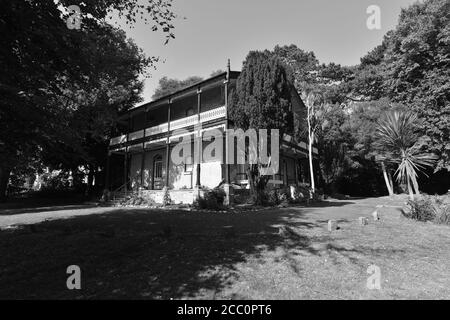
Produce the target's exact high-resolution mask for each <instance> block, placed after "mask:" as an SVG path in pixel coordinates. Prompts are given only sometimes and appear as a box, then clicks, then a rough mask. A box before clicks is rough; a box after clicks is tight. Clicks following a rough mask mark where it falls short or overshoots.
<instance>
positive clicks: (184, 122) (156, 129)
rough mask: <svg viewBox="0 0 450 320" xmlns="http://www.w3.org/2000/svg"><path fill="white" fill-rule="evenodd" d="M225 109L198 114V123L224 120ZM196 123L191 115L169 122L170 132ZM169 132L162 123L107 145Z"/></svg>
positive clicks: (113, 139)
mask: <svg viewBox="0 0 450 320" xmlns="http://www.w3.org/2000/svg"><path fill="white" fill-rule="evenodd" d="M225 116H226V107H225V106H222V107H219V108H215V109H211V110H208V111H205V112H202V113H200V123H206V122H209V121H213V120H217V119H222V118H225ZM197 123H198V115H192V116H189V117H185V118H182V119H178V120H174V121H171V122H170V130H171V131H173V130H178V129H183V128H186V127H190V126H193V125H196V124H197ZM168 130H169V123H168V122H166V123H162V124H160V125H157V126H153V127H149V128H146V129H143V130H139V131H134V132H130V133H129V134H128V135H121V136H118V137H114V138H111V140H110V142H109V145H110V146H116V145H119V144H122V143H126V142H131V141H133V140H137V139H141V138H144V137H151V136H154V135H158V134H161V133H166V132H168Z"/></svg>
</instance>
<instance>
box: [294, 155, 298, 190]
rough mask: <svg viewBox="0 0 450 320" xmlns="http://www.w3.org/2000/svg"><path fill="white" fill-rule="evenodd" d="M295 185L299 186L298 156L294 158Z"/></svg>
mask: <svg viewBox="0 0 450 320" xmlns="http://www.w3.org/2000/svg"><path fill="white" fill-rule="evenodd" d="M294 161H295V162H294V174H295V185H296V186H298V158H294Z"/></svg>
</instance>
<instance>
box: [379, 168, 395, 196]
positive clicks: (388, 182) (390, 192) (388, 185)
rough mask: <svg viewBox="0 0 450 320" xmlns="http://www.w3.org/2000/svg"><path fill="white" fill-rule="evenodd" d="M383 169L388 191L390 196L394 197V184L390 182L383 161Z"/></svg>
mask: <svg viewBox="0 0 450 320" xmlns="http://www.w3.org/2000/svg"><path fill="white" fill-rule="evenodd" d="M381 169H382V170H383V177H384V182H385V183H386V188H387V189H388V192H389V196H392V195H393V194H394V192H393V190H392V184H391V182H390V181H389V177H388V174H387V172H386V165H385V164H384V162H383V161H382V162H381Z"/></svg>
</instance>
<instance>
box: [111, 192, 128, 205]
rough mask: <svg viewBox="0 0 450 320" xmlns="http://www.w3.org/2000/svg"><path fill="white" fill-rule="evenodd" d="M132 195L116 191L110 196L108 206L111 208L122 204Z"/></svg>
mask: <svg viewBox="0 0 450 320" xmlns="http://www.w3.org/2000/svg"><path fill="white" fill-rule="evenodd" d="M132 194H133V192H131V191H130V192H125V191H118V192H114V193H112V194H111V198H110V200H109V201H108V204H110V205H112V206H117V205H119V204H121V203H122V202H124V201H126V200H127V198H128V197H130V196H131V195H132Z"/></svg>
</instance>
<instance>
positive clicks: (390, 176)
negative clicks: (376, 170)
mask: <svg viewBox="0 0 450 320" xmlns="http://www.w3.org/2000/svg"><path fill="white" fill-rule="evenodd" d="M388 179H389V185H390V186H391V190H392V194H395V190H394V183H393V180H392V174H391V172H390V171H388Z"/></svg>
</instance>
